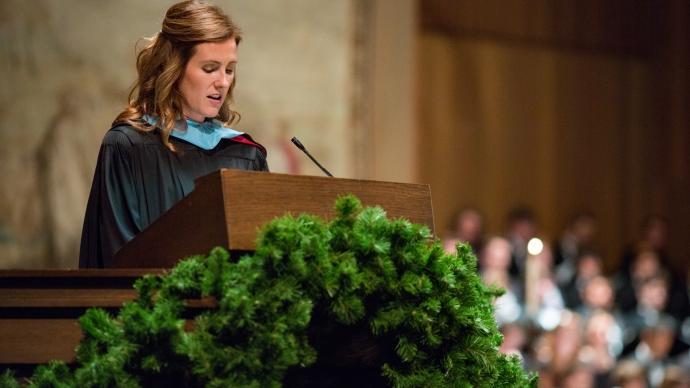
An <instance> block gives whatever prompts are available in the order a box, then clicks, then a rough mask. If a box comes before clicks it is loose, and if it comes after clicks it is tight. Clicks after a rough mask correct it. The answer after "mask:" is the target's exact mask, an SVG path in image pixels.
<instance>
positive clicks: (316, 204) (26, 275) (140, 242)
mask: <svg viewBox="0 0 690 388" xmlns="http://www.w3.org/2000/svg"><path fill="white" fill-rule="evenodd" d="M195 186H196V187H195V190H194V191H193V192H192V193H191V194H190V195H189V196H187V197H185V198H184V199H183V200H182V201H180V202H179V203H178V204H176V205H175V206H173V207H172V208H171V209H170V210H169V211H167V212H166V213H165V214H163V216H161V217H160V218H159V219H158V220H156V221H155V222H154V223H153V224H151V225H150V226H149V227H148V228H147V229H146V230H144V231H143V232H142V233H140V234H139V235H138V236H137V237H136V238H134V239H133V240H131V241H130V242H129V243H128V244H126V245H125V246H124V247H123V248H122V249H121V250H120V251H119V252H118V254H117V255H116V262H117V266H118V267H123V268H116V269H82V270H41V271H28V270H9V271H0V370H2V369H3V368H5V367H8V366H9V367H13V368H18V370H19V373H20V375H28V374H30V371H31V368H33V366H34V365H36V364H38V363H44V362H47V361H49V360H54V359H57V360H63V361H66V362H70V361H72V360H73V359H74V349H75V347H76V345H77V344H78V342H79V340H80V338H81V331H80V330H79V327H78V325H77V319H78V317H79V316H80V315H82V314H83V313H84V311H86V309H88V308H90V307H100V308H103V309H106V310H108V311H110V312H112V313H116V311H117V310H118V309H119V307H120V306H121V305H122V303H123V302H125V301H128V300H131V299H133V298H134V297H135V295H136V294H135V291H134V290H133V289H132V284H133V282H134V281H135V280H136V279H137V278H138V277H140V276H143V275H144V274H147V273H161V272H163V271H164V268H170V267H172V266H173V265H175V263H176V262H177V261H178V260H179V259H181V258H183V257H185V256H188V255H192V254H206V253H208V252H209V251H210V250H211V248H213V247H215V246H225V247H227V248H229V249H230V250H239V251H251V250H253V249H254V240H255V238H256V232H257V230H258V228H259V227H260V226H261V225H263V224H265V223H267V222H269V221H271V220H272V219H273V218H275V217H278V216H282V215H283V214H285V213H286V212H290V213H292V214H294V215H298V214H300V213H310V214H315V215H318V216H321V217H324V218H326V219H328V218H331V217H333V215H334V213H335V212H334V210H333V205H334V202H335V199H336V198H337V197H338V196H340V195H344V194H349V193H351V194H354V195H356V196H357V197H359V198H360V200H362V202H363V203H364V204H365V205H380V206H381V207H383V208H384V209H385V210H386V211H387V212H388V216H389V217H405V218H408V219H409V220H411V221H413V222H416V223H421V224H426V225H428V226H429V228H431V230H432V232H433V229H434V219H433V212H432V207H431V194H430V190H429V186H428V185H418V184H403V183H389V182H376V181H365V180H353V179H338V178H321V177H313V176H294V175H285V174H271V173H265V172H247V171H239V170H221V171H218V172H216V173H212V174H210V175H207V176H204V177H202V178H200V179H198V180H197V181H196V185H195ZM188 307H191V308H192V309H197V310H203V309H206V308H213V306H212V305H209V304H208V303H203V301H196V302H194V301H192V302H191V303H190V304H189V305H188Z"/></svg>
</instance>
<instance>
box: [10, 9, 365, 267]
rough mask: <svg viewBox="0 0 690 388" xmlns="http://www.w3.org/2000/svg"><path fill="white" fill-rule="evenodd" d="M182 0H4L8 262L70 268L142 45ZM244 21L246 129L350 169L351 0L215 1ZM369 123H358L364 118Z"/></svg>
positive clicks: (275, 162)
mask: <svg viewBox="0 0 690 388" xmlns="http://www.w3.org/2000/svg"><path fill="white" fill-rule="evenodd" d="M172 3H173V2H172V1H163V0H155V1H138V0H137V1H135V0H122V1H90V0H61V1H51V0H35V1H22V0H5V1H2V2H0V26H1V28H0V84H1V85H2V87H0V178H1V179H2V184H0V267H1V268H13V267H21V268H29V267H46V266H47V267H74V266H75V265H76V258H77V252H78V241H79V236H80V233H81V223H82V219H83V213H84V208H85V204H86V197H87V195H88V190H89V187H90V184H91V177H92V174H93V168H94V166H95V160H96V155H97V152H98V145H99V143H100V139H101V138H102V136H103V134H104V133H105V131H106V130H107V129H108V128H109V125H110V123H111V122H112V120H113V118H114V117H115V115H116V114H117V113H118V112H119V111H120V110H121V109H122V108H123V106H124V103H125V98H126V94H127V92H128V89H129V87H130V86H131V85H132V82H133V81H134V77H135V74H134V58H135V49H134V45H135V43H136V42H137V40H138V39H139V38H141V37H144V36H151V35H153V34H154V33H156V32H157V31H158V30H159V29H160V22H161V20H162V18H163V15H164V13H165V10H166V9H167V7H168V6H169V5H170V4H172ZM215 3H216V4H219V5H220V6H221V7H222V8H223V9H225V10H226V11H227V12H229V13H230V14H231V15H232V16H233V18H234V19H235V20H236V22H237V23H238V24H239V25H240V26H241V28H242V29H243V31H244V40H243V43H242V45H241V46H240V50H239V55H240V63H239V67H238V77H239V81H238V87H237V89H236V95H235V100H236V107H237V109H238V110H239V111H240V112H241V113H242V121H241V122H240V124H239V125H238V126H237V127H238V128H239V129H241V130H244V131H247V132H249V133H251V134H252V135H253V136H254V138H255V139H256V140H257V141H259V142H261V143H263V144H264V145H266V146H267V147H268V148H269V151H270V154H269V165H270V166H271V168H272V170H273V171H277V172H281V171H283V172H285V171H292V172H296V173H303V174H320V171H318V170H317V169H316V168H314V167H312V165H311V164H310V162H309V161H308V160H306V159H305V158H304V157H303V156H302V155H296V157H294V155H292V157H294V160H295V161H296V164H293V165H290V164H288V162H287V161H288V160H290V157H291V156H290V155H291V154H292V153H294V152H295V151H294V149H292V148H290V147H292V146H291V145H289V143H288V142H289V138H290V137H291V136H298V137H299V138H300V139H301V140H302V141H303V143H304V144H306V145H307V146H308V147H309V148H310V150H311V151H312V153H313V154H315V155H317V156H318V157H319V159H320V160H321V161H322V162H323V164H325V165H326V166H328V167H329V169H330V170H331V171H332V172H333V173H334V174H336V175H338V176H343V177H350V176H353V174H354V163H353V161H352V154H353V153H352V150H351V148H352V141H351V138H352V136H351V128H350V125H349V122H350V115H351V105H352V104H351V94H352V90H351V89H352V84H353V79H352V77H353V73H352V71H351V69H352V66H351V62H352V56H353V54H352V53H353V50H354V46H353V43H352V34H353V30H352V26H353V22H352V21H353V17H354V16H353V15H354V12H355V11H354V5H353V4H354V3H353V2H351V1H347V0H339V1H320V0H290V1H279V0H263V1H252V0H233V1H217V2H215ZM360 130H362V129H360Z"/></svg>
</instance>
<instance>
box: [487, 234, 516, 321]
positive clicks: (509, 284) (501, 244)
mask: <svg viewBox="0 0 690 388" xmlns="http://www.w3.org/2000/svg"><path fill="white" fill-rule="evenodd" d="M510 248H511V247H510V243H509V242H508V240H506V239H504V238H502V237H492V238H490V239H489V240H488V241H487V243H486V246H485V248H484V249H483V250H482V253H481V256H480V260H479V261H480V264H481V277H482V280H483V281H484V284H487V285H491V286H496V287H501V288H503V289H505V293H504V294H503V295H501V296H500V297H498V298H496V300H495V301H494V305H495V306H496V310H495V315H496V322H497V323H498V325H499V326H502V325H504V324H508V323H512V322H515V321H516V320H518V319H520V318H521V316H522V306H521V296H522V292H521V285H520V283H519V282H518V281H516V279H514V278H513V277H511V276H510V273H508V267H509V266H510Z"/></svg>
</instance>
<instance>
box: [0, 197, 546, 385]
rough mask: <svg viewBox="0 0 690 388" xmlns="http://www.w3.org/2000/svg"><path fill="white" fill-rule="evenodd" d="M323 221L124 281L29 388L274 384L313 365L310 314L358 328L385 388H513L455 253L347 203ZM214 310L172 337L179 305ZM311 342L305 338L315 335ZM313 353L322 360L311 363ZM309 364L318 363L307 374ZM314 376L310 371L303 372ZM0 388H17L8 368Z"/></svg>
mask: <svg viewBox="0 0 690 388" xmlns="http://www.w3.org/2000/svg"><path fill="white" fill-rule="evenodd" d="M336 213H337V216H336V218H335V219H334V220H333V221H332V222H330V223H325V222H324V221H322V220H321V219H319V218H317V217H314V216H310V215H300V216H298V217H292V216H290V215H288V216H284V217H282V218H278V219H276V220H274V221H272V222H271V223H269V224H268V225H266V226H265V227H264V228H263V229H262V230H261V232H260V234H259V237H258V241H257V248H256V251H255V252H254V253H253V254H251V255H245V256H243V257H241V258H239V260H236V261H233V260H231V259H230V255H229V254H228V252H227V251H226V250H224V249H222V248H215V249H214V250H212V251H211V253H210V254H209V255H208V256H207V257H203V256H194V257H190V258H187V259H185V260H183V261H181V262H180V263H179V264H178V265H177V266H176V267H175V268H173V269H172V270H171V271H170V272H169V273H167V274H165V275H161V276H153V275H149V276H145V277H143V278H141V279H139V280H137V281H136V283H135V288H136V290H137V291H138V297H137V299H136V300H134V301H132V302H128V303H125V304H124V306H123V307H122V309H121V310H120V312H119V314H118V316H117V317H113V316H110V315H109V314H108V313H107V312H105V311H104V310H101V309H90V310H88V311H87V312H86V314H84V315H83V316H82V317H81V318H80V319H79V324H80V326H81V328H82V331H83V333H84V339H83V340H82V342H81V343H80V344H79V347H78V349H77V356H76V362H75V364H74V366H73V367H72V368H70V367H69V366H67V365H65V364H64V363H62V362H51V363H49V364H47V365H42V366H39V367H38V368H37V369H36V370H35V372H34V375H33V376H32V377H31V378H30V379H29V380H28V385H29V386H30V387H75V386H77V387H148V386H186V387H203V386H208V387H232V386H241V387H278V386H281V385H282V383H283V381H284V378H285V376H286V373H288V374H289V372H290V371H295V370H298V371H299V370H305V367H308V366H309V365H315V364H314V363H315V362H316V361H317V350H318V349H315V348H314V347H313V346H314V345H313V342H315V341H311V342H310V340H312V339H314V336H313V335H312V336H311V338H310V334H309V333H310V331H309V330H308V329H310V323H312V322H313V321H314V319H313V318H314V314H316V312H323V314H322V315H323V316H325V317H326V320H327V321H330V322H331V323H332V324H335V325H339V327H355V326H359V327H362V328H364V331H365V332H368V335H369V336H370V337H371V338H373V339H374V340H376V341H378V342H377V343H378V347H379V348H382V349H380V350H381V352H379V353H381V354H384V355H388V356H387V357H386V356H384V357H383V358H381V359H382V360H383V361H381V363H379V364H378V365H377V366H376V368H377V369H378V374H379V375H383V376H384V378H385V379H386V380H385V381H386V382H387V383H389V384H390V385H392V386H395V387H421V386H424V387H447V386H455V387H489V386H490V387H525V386H532V387H533V386H535V385H536V376H534V375H528V374H526V373H525V372H524V371H523V369H522V367H521V365H520V362H519V360H518V359H517V358H515V357H508V356H505V355H502V354H500V353H499V352H498V346H499V345H500V343H501V341H502V336H501V334H500V333H499V332H498V330H497V328H496V323H495V320H494V317H493V308H492V304H491V302H492V300H493V298H494V297H496V296H497V295H500V290H497V289H492V288H488V287H486V286H484V285H483V284H482V282H481V280H480V278H479V277H478V275H477V270H476V258H475V257H474V255H473V253H472V251H471V249H470V248H469V246H468V245H466V244H460V245H458V247H457V255H451V254H447V253H445V252H444V251H443V249H442V248H441V246H440V243H439V242H438V241H435V240H434V239H433V237H432V235H431V234H430V232H429V230H428V228H426V227H424V226H420V225H416V224H412V223H410V222H408V221H406V220H402V219H398V220H389V219H387V217H386V213H385V212H384V211H383V210H382V209H381V208H378V207H370V208H365V209H363V208H362V206H361V203H360V201H359V200H358V199H357V198H355V197H353V196H346V197H342V198H339V199H338V200H337V201H336ZM208 298H210V299H211V300H215V302H216V304H217V308H213V309H209V310H205V311H204V312H202V313H200V314H199V315H197V316H196V317H195V318H194V319H193V325H192V327H185V318H188V314H187V315H185V314H186V313H187V311H188V309H187V306H186V303H187V302H186V301H187V300H195V299H208ZM317 339H318V338H317ZM319 356H325V355H319ZM316 365H318V363H317V364H316ZM316 367H317V366H315V368H316ZM0 386H3V387H5V386H7V387H14V386H18V385H17V382H16V380H15V379H14V377H13V376H12V373H11V372H5V373H4V374H3V375H0Z"/></svg>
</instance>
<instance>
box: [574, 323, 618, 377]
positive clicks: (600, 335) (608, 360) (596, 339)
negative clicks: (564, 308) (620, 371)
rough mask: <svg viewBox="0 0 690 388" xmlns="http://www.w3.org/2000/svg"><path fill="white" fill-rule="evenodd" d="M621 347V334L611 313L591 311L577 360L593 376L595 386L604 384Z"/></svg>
mask: <svg viewBox="0 0 690 388" xmlns="http://www.w3.org/2000/svg"><path fill="white" fill-rule="evenodd" d="M622 349H623V334H622V331H621V328H620V326H619V325H618V323H617V322H616V319H615V318H614V316H613V315H612V314H610V313H609V312H607V311H604V310H598V311H595V312H594V313H592V314H591V315H590V317H589V319H588V320H587V323H586V324H585V333H584V346H583V347H582V349H581V350H580V354H579V357H578V358H579V361H580V362H581V363H582V364H584V365H587V366H588V367H589V368H590V370H591V371H592V373H593V374H594V376H595V379H596V381H597V386H602V385H605V383H606V382H607V381H608V380H609V373H610V372H611V371H612V369H613V368H614V367H615V365H616V357H618V355H619V354H620V353H621V351H622Z"/></svg>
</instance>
